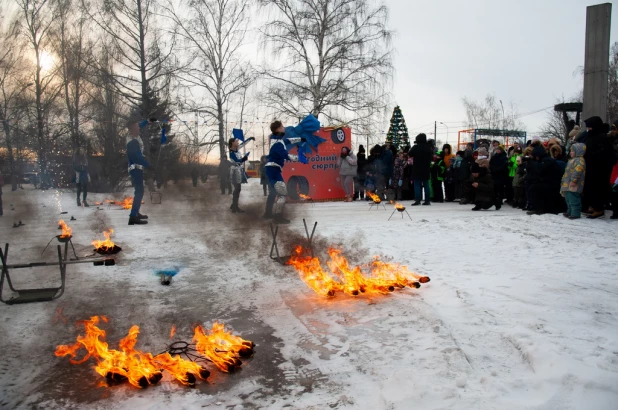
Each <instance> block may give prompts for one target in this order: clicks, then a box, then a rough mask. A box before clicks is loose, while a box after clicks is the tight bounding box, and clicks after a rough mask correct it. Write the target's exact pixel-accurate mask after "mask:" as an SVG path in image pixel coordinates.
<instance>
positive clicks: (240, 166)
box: [228, 138, 249, 214]
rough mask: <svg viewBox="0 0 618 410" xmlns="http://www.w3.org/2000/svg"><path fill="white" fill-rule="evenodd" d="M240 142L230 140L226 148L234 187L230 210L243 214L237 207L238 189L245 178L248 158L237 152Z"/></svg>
mask: <svg viewBox="0 0 618 410" xmlns="http://www.w3.org/2000/svg"><path fill="white" fill-rule="evenodd" d="M240 143H241V141H240V140H239V139H238V138H230V140H229V141H228V148H229V149H230V182H231V183H232V185H233V186H234V192H233V194H232V205H231V206H230V209H231V210H232V213H239V214H241V213H244V212H245V211H243V210H242V209H240V208H239V207H238V198H239V197H240V188H241V184H242V183H243V180H244V181H246V177H245V162H246V161H247V159H248V158H249V154H248V153H247V154H245V155H242V154H241V153H240V152H238V147H239V146H240Z"/></svg>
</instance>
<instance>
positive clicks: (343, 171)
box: [339, 151, 358, 177]
mask: <svg viewBox="0 0 618 410" xmlns="http://www.w3.org/2000/svg"><path fill="white" fill-rule="evenodd" d="M357 165H358V162H357V160H356V155H354V153H353V152H352V151H350V152H349V153H348V155H347V156H346V157H345V158H339V175H342V176H352V177H354V176H356V174H357V172H358V171H357Z"/></svg>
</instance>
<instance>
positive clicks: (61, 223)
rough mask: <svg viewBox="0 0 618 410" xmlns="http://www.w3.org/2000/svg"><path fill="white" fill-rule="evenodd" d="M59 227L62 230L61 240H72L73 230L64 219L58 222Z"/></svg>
mask: <svg viewBox="0 0 618 410" xmlns="http://www.w3.org/2000/svg"><path fill="white" fill-rule="evenodd" d="M58 225H59V226H60V227H61V228H62V234H61V235H60V237H61V238H70V237H71V235H72V234H73V230H72V229H71V228H70V227H69V225H67V224H66V222H64V221H63V220H62V219H61V220H60V221H59V222H58Z"/></svg>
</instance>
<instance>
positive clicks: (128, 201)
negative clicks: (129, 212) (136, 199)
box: [118, 196, 133, 209]
mask: <svg viewBox="0 0 618 410" xmlns="http://www.w3.org/2000/svg"><path fill="white" fill-rule="evenodd" d="M118 204H119V205H121V206H122V208H123V209H131V208H132V207H133V197H132V196H128V197H126V198H125V199H123V200H122V202H119V203H118Z"/></svg>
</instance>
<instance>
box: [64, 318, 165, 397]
mask: <svg viewBox="0 0 618 410" xmlns="http://www.w3.org/2000/svg"><path fill="white" fill-rule="evenodd" d="M101 319H102V320H103V321H104V322H107V319H106V318H105V317H104V316H103V317H102V318H99V316H93V317H91V318H90V320H84V321H81V322H78V324H81V325H83V326H84V330H85V335H84V336H82V335H79V336H77V339H76V340H77V342H76V343H75V344H73V345H60V346H57V347H56V351H55V355H56V356H58V357H62V356H70V357H71V359H70V360H69V361H70V362H71V363H72V364H82V363H84V362H86V361H87V360H88V359H90V358H94V359H95V360H96V361H97V365H96V366H95V368H94V369H95V371H96V372H97V373H99V374H100V375H101V376H103V377H106V378H108V379H110V380H115V381H121V380H128V381H129V383H131V384H132V385H133V386H135V387H140V388H144V387H147V386H148V385H149V384H155V383H157V382H158V381H159V380H160V379H161V376H162V374H161V372H160V371H159V369H158V367H157V366H156V364H155V361H154V358H153V357H152V354H150V353H143V352H141V351H139V350H135V344H136V343H137V335H138V334H139V327H138V326H132V327H131V329H130V330H129V334H128V335H127V336H126V337H124V338H123V339H121V340H120V343H119V346H120V350H115V349H109V348H108V344H107V343H106V342H105V331H104V330H102V329H100V328H99V327H98V326H97V325H98V324H99V320H101ZM82 348H83V349H85V350H86V352H87V353H86V355H85V356H84V357H83V358H82V359H77V358H76V357H77V352H78V351H79V350H81V349H82Z"/></svg>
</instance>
